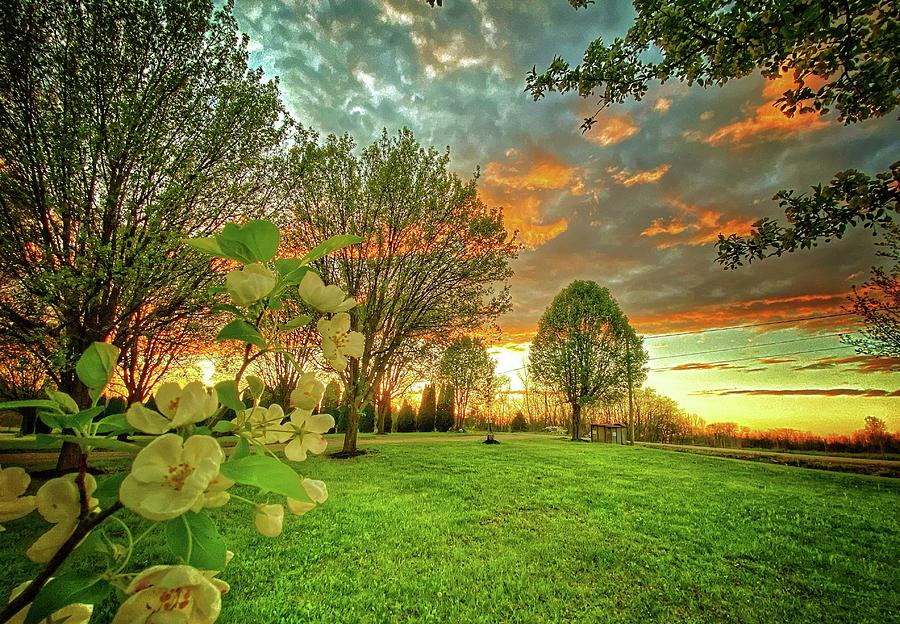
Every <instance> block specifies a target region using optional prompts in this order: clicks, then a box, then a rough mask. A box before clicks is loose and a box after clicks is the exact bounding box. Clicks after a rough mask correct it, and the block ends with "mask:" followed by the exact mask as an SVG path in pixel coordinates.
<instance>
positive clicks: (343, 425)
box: [334, 405, 347, 433]
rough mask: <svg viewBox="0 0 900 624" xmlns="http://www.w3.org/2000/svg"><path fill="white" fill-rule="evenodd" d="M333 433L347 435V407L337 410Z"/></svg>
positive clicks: (343, 406)
mask: <svg viewBox="0 0 900 624" xmlns="http://www.w3.org/2000/svg"><path fill="white" fill-rule="evenodd" d="M334 430H335V433H347V407H346V406H345V405H342V406H340V407H339V408H338V409H337V415H336V416H335V418H334Z"/></svg>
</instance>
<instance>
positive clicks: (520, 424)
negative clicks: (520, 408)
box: [509, 412, 528, 431]
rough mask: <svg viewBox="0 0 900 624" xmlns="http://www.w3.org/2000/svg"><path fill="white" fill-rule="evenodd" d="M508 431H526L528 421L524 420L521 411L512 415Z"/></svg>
mask: <svg viewBox="0 0 900 624" xmlns="http://www.w3.org/2000/svg"><path fill="white" fill-rule="evenodd" d="M509 430H510V431H528V421H526V420H525V415H524V414H522V412H516V415H515V416H514V417H513V419H512V422H511V423H509Z"/></svg>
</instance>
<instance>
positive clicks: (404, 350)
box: [378, 340, 440, 433]
mask: <svg viewBox="0 0 900 624" xmlns="http://www.w3.org/2000/svg"><path fill="white" fill-rule="evenodd" d="M439 357H440V349H439V348H438V346H437V344H436V343H435V342H433V341H431V340H407V341H405V342H404V344H403V345H402V346H401V347H400V348H399V349H398V350H397V351H396V352H395V353H394V357H393V358H391V362H390V363H389V364H388V367H387V370H386V371H385V374H384V376H382V378H381V385H380V386H379V394H382V395H384V396H385V401H386V403H383V404H384V405H388V406H389V405H390V403H391V401H392V400H393V399H395V398H397V397H400V396H403V395H404V394H406V392H408V391H409V389H410V388H412V386H413V385H414V384H416V383H418V382H419V381H420V380H422V379H429V378H431V377H433V376H434V372H435V369H436V367H437V362H438V358H439ZM382 416H383V413H379V420H378V431H379V433H381V432H382V429H383V428H384V425H383V418H382Z"/></svg>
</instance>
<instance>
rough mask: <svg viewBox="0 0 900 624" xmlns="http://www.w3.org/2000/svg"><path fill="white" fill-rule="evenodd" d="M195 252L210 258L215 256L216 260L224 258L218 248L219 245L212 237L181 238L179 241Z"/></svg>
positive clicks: (220, 249)
mask: <svg viewBox="0 0 900 624" xmlns="http://www.w3.org/2000/svg"><path fill="white" fill-rule="evenodd" d="M181 240H183V241H184V242H185V243H187V244H188V245H190V246H191V247H193V248H194V249H196V250H197V251H200V252H203V253H205V254H207V255H210V256H215V257H216V258H224V257H225V254H224V253H223V252H222V248H221V247H219V243H218V242H217V241H216V239H215V238H213V237H212V236H207V237H205V238H183V239H181Z"/></svg>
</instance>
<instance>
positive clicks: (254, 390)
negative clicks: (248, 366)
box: [244, 375, 266, 399]
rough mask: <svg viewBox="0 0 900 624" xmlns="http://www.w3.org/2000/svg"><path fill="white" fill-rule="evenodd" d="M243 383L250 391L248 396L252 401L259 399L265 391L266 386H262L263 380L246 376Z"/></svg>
mask: <svg viewBox="0 0 900 624" xmlns="http://www.w3.org/2000/svg"><path fill="white" fill-rule="evenodd" d="M244 381H246V382H247V387H248V388H249V390H250V396H252V397H253V398H254V399H259V398H261V397H262V395H263V392H265V391H266V384H264V383H263V380H262V379H260V378H259V377H257V376H256V375H247V376H246V377H244Z"/></svg>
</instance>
